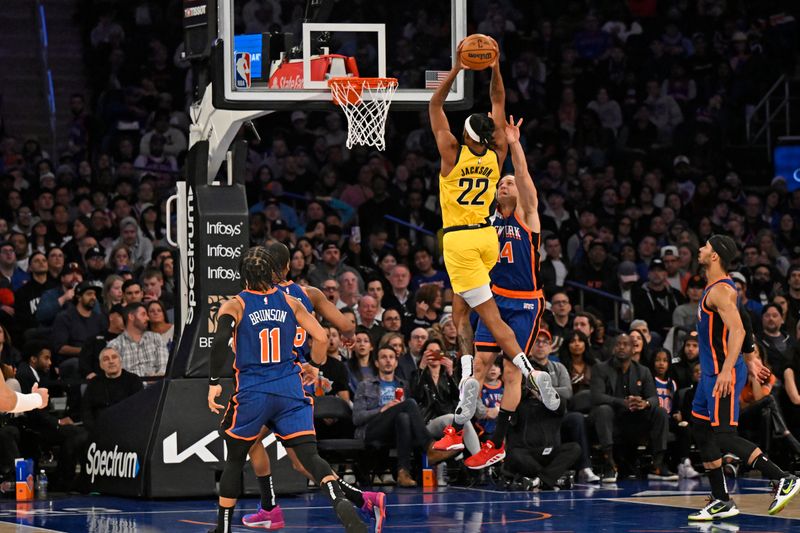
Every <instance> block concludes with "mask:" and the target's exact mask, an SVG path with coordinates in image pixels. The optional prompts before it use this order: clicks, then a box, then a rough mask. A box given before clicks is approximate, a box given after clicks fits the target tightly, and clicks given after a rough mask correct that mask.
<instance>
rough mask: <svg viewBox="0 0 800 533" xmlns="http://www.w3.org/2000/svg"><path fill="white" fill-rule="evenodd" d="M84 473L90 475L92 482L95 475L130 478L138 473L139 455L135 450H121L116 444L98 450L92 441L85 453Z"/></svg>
mask: <svg viewBox="0 0 800 533" xmlns="http://www.w3.org/2000/svg"><path fill="white" fill-rule="evenodd" d="M86 473H87V474H88V475H90V476H91V477H92V483H94V478H95V476H104V477H118V478H128V479H132V478H135V477H136V476H138V475H139V456H138V455H136V452H121V451H119V450H118V446H114V449H113V450H110V451H107V450H103V451H100V450H98V449H97V444H96V443H94V442H93V443H92V444H91V446H89V451H88V452H87V453H86Z"/></svg>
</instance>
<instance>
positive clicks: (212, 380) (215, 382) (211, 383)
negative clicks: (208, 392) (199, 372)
mask: <svg viewBox="0 0 800 533" xmlns="http://www.w3.org/2000/svg"><path fill="white" fill-rule="evenodd" d="M208 385H209V386H210V387H213V386H215V385H219V378H208Z"/></svg>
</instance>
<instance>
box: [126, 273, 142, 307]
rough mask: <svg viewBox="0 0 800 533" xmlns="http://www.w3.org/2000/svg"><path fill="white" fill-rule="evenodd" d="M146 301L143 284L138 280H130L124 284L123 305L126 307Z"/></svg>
mask: <svg viewBox="0 0 800 533" xmlns="http://www.w3.org/2000/svg"><path fill="white" fill-rule="evenodd" d="M143 301H144V291H142V284H141V283H139V282H138V281H136V280H133V279H129V280H126V281H125V282H124V283H123V284H122V303H123V304H124V305H130V304H137V303H142V302H143Z"/></svg>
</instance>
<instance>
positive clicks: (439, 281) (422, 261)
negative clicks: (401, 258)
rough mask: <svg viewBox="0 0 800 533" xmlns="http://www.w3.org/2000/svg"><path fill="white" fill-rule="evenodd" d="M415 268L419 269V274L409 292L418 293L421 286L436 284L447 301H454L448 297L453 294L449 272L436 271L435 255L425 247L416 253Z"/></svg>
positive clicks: (412, 280)
mask: <svg viewBox="0 0 800 533" xmlns="http://www.w3.org/2000/svg"><path fill="white" fill-rule="evenodd" d="M414 266H415V267H416V269H417V274H416V275H415V276H414V277H413V278H411V285H409V290H411V291H412V292H416V291H417V289H419V288H420V287H421V286H423V285H427V284H429V283H434V284H436V285H437V286H438V287H439V288H440V289H441V290H442V291H443V293H444V297H445V300H447V301H449V300H450V299H452V297H451V296H450V297H448V294H452V286H451V285H450V277H449V276H448V275H447V272H445V271H443V270H436V269H435V268H434V267H433V255H431V252H430V250H428V249H427V248H425V247H420V248H418V249H417V250H416V251H415V252H414ZM448 291H449V293H448Z"/></svg>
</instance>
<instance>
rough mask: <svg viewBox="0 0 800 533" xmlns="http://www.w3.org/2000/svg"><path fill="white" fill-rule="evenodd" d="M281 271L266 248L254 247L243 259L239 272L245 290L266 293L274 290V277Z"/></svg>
mask: <svg viewBox="0 0 800 533" xmlns="http://www.w3.org/2000/svg"><path fill="white" fill-rule="evenodd" d="M279 271H280V270H279V269H278V268H277V267H276V264H275V260H274V259H273V257H272V256H270V254H269V252H268V251H267V249H266V248H265V247H264V246H253V247H252V248H250V249H249V250H247V252H246V253H245V254H244V256H243V257H242V262H241V264H240V266H239V272H241V275H242V284H243V285H244V288H245V289H248V290H252V291H266V290H269V289H271V288H272V277H273V275H275V273H276V272H279Z"/></svg>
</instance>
